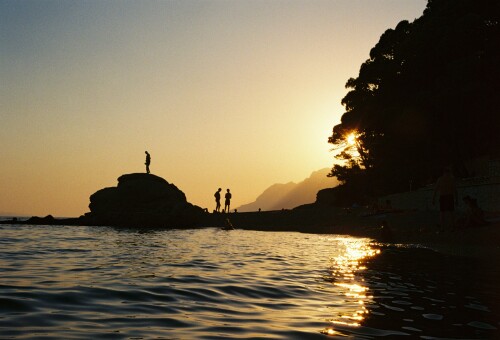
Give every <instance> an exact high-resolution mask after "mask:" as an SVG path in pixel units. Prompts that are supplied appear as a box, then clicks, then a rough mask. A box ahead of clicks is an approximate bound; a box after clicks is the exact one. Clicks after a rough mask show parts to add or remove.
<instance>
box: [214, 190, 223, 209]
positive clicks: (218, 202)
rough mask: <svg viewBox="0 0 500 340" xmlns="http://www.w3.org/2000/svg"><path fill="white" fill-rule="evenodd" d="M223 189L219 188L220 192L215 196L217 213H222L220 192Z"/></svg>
mask: <svg viewBox="0 0 500 340" xmlns="http://www.w3.org/2000/svg"><path fill="white" fill-rule="evenodd" d="M221 190H222V189H221V188H219V190H217V191H216V192H215V194H214V196H215V211H217V212H220V192H221Z"/></svg>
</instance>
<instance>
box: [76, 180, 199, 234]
mask: <svg viewBox="0 0 500 340" xmlns="http://www.w3.org/2000/svg"><path fill="white" fill-rule="evenodd" d="M89 208H90V213H88V214H87V215H86V218H87V219H88V220H89V222H90V223H92V224H101V225H114V226H115V225H116V226H144V227H148V226H151V227H193V226H195V225H196V224H198V223H199V221H201V219H202V217H203V211H202V209H201V208H200V207H197V206H194V205H192V204H191V203H189V202H188V201H187V200H186V195H184V193H183V192H182V191H181V190H179V189H178V188H177V187H176V186H175V185H173V184H171V183H168V182H167V181H166V180H165V179H163V178H161V177H158V176H155V175H151V174H145V173H134V174H126V175H123V176H121V177H119V178H118V185H117V186H116V187H109V188H104V189H101V190H98V191H97V192H95V193H94V194H92V195H91V196H90V204H89Z"/></svg>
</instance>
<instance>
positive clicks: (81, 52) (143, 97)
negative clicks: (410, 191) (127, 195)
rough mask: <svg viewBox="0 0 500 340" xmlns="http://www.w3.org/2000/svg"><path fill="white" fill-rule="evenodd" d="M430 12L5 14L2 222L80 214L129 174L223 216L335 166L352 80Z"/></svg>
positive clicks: (340, 7) (283, 9)
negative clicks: (399, 28)
mask: <svg viewBox="0 0 500 340" xmlns="http://www.w3.org/2000/svg"><path fill="white" fill-rule="evenodd" d="M426 2H427V1H426V0H413V1H395V0H379V1H376V2H373V1H351V0H336V1H310V0H298V1H290V2H286V1H285V2H282V1H252V0H241V1H216V0H208V1H203V2H198V1H194V0H185V1H178V2H174V1H136V2H134V1H81V2H66V1H48V2H44V3H43V5H41V4H40V2H39V1H36V0H26V1H2V2H0V30H1V31H2V36H3V40H2V49H1V52H0V53H1V57H0V74H1V77H2V82H0V118H1V122H2V127H3V129H2V133H1V134H0V145H2V148H1V149H0V159H2V166H1V167H0V188H2V195H1V197H0V209H1V210H0V215H6V214H9V215H13V216H16V215H17V216H21V215H25V216H31V215H38V216H45V215H48V214H52V215H54V216H79V215H81V214H84V213H86V212H88V211H89V209H88V204H89V196H90V195H91V194H93V193H94V192H96V191H97V190H100V189H102V188H104V187H109V186H115V185H116V179H117V178H118V177H119V176H121V175H122V174H127V173H134V172H144V171H145V169H144V151H145V150H148V151H149V152H150V153H151V157H152V160H151V173H153V174H155V175H158V176H160V177H163V178H165V179H166V180H167V181H168V182H170V183H174V184H175V185H176V186H177V187H178V188H179V189H180V190H182V191H183V192H184V193H185V194H186V197H187V199H188V201H189V202H191V203H193V204H196V205H199V206H201V207H203V208H205V207H206V208H209V210H211V209H213V207H214V201H213V193H214V192H215V191H216V190H217V188H219V187H223V188H230V189H231V192H233V201H232V202H231V203H232V205H233V204H234V206H235V207H237V206H240V205H243V204H246V203H250V202H253V201H255V199H256V198H257V196H258V195H260V194H261V193H262V192H263V191H264V190H265V189H267V188H268V187H269V186H271V185H273V184H275V183H287V182H290V181H294V182H297V181H302V180H304V179H305V178H307V177H308V176H309V175H310V174H311V173H312V172H313V171H317V170H320V169H324V168H331V167H332V164H333V163H334V162H335V158H334V155H333V154H332V153H330V152H329V147H330V146H329V145H328V143H327V140H328V136H329V135H330V134H331V131H332V127H333V126H334V125H336V124H338V122H339V121H340V117H341V115H342V114H343V112H344V108H343V107H342V105H341V100H342V98H343V97H344V96H345V94H346V88H345V86H344V85H345V83H346V81H347V79H349V78H350V77H356V76H357V74H358V73H359V68H360V66H361V64H362V63H363V62H364V61H366V59H367V58H368V57H369V52H370V49H371V48H372V47H373V46H375V44H376V43H377V41H378V40H379V38H380V36H381V35H382V34H383V32H385V31H386V30H387V29H389V28H394V27H396V25H397V24H398V23H399V22H400V21H402V20H410V21H413V20H414V19H415V18H418V17H420V16H421V15H422V13H423V10H424V9H425V5H426Z"/></svg>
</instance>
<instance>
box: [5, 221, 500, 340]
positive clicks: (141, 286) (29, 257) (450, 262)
mask: <svg viewBox="0 0 500 340" xmlns="http://www.w3.org/2000/svg"><path fill="white" fill-rule="evenodd" d="M493 260H494V259H492V263H489V264H484V263H483V264H481V263H477V262H475V261H472V260H465V259H456V258H452V257H447V256H444V255H440V254H438V253H435V252H432V251H430V250H427V249H419V248H402V247H381V246H379V245H377V244H374V243H372V242H371V241H370V240H369V239H361V238H353V237H345V236H337V235H309V234H301V233H274V232H258V231H243V230H232V231H222V230H218V229H203V230H160V231H158V230H156V231H137V230H118V229H113V228H107V227H63V226H17V225H3V226H0V338H1V339H11V338H13V339H54V338H56V339H93V338H99V339H101V338H102V339H220V338H229V339H234V338H238V339H239V338H252V339H256V338H267V339H269V338H271V339H272V338H276V339H277V338H279V339H316V338H317V339H327V338H339V339H345V338H346V337H347V338H353V339H372V338H386V339H393V338H419V339H436V338H453V339H457V338H461V339H495V338H499V332H498V329H499V328H500V318H499V314H498V311H499V301H500V279H499V276H500V275H499V274H498V268H497V266H496V264H495V262H494V261H493Z"/></svg>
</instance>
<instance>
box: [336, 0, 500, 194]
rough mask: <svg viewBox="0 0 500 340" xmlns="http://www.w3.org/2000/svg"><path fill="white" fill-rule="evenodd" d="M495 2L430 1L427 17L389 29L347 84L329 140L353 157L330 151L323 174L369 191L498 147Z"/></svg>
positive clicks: (498, 9) (406, 182) (499, 39)
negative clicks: (350, 144)
mask: <svg viewBox="0 0 500 340" xmlns="http://www.w3.org/2000/svg"><path fill="white" fill-rule="evenodd" d="M499 61H500V1H498V0H429V2H428V4H427V8H426V10H425V11H424V14H423V15H422V16H421V17H420V18H418V19H416V20H415V21H414V22H412V23H410V22H408V21H401V22H400V23H399V24H398V25H397V26H396V28H395V29H389V30H387V31H386V32H385V33H384V34H382V36H381V37H380V40H379V42H378V43H377V44H376V46H375V47H373V48H372V50H371V51H370V58H369V59H368V60H367V61H366V62H365V63H363V64H362V65H361V68H360V71H359V75H358V77H357V78H355V79H354V78H351V79H349V80H348V81H347V84H346V88H348V89H350V91H349V92H348V93H347V95H346V96H345V97H344V98H343V100H342V104H343V105H344V107H345V108H346V112H345V113H344V115H343V116H342V119H341V124H339V125H337V126H335V127H334V128H333V134H332V135H331V137H330V138H329V140H328V142H329V143H331V144H333V145H334V147H335V148H337V149H342V148H344V147H346V145H347V143H346V138H347V135H348V134H349V133H350V132H352V131H356V133H357V140H356V144H355V148H356V149H357V151H358V153H357V154H356V155H355V156H354V157H353V156H352V153H349V152H345V153H343V154H342V153H341V154H340V155H338V156H337V158H339V159H341V160H343V161H344V162H343V163H344V164H342V165H335V166H334V167H333V169H332V171H331V173H330V175H331V176H336V177H338V179H339V180H340V181H341V182H343V183H344V185H346V186H352V187H353V188H354V187H356V188H358V187H359V185H360V184H361V183H362V184H367V183H369V185H368V186H367V187H366V188H365V189H364V190H365V191H366V194H368V195H380V194H385V193H390V192H396V191H403V190H408V188H409V186H410V182H411V183H412V185H413V188H415V187H419V186H421V185H425V184H428V183H430V182H431V181H433V180H434V179H435V178H436V176H437V175H438V174H439V173H440V171H441V169H442V167H443V166H444V165H447V164H453V166H454V168H455V171H456V173H457V175H460V176H468V175H470V174H469V173H468V169H467V168H466V167H465V164H466V162H467V161H468V160H471V159H475V158H478V157H481V156H485V155H498V152H499V147H500V133H499V129H500V114H499V107H500V106H499V104H500V86H499V82H500V71H499V69H500V68H499V65H498V62H499Z"/></svg>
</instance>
